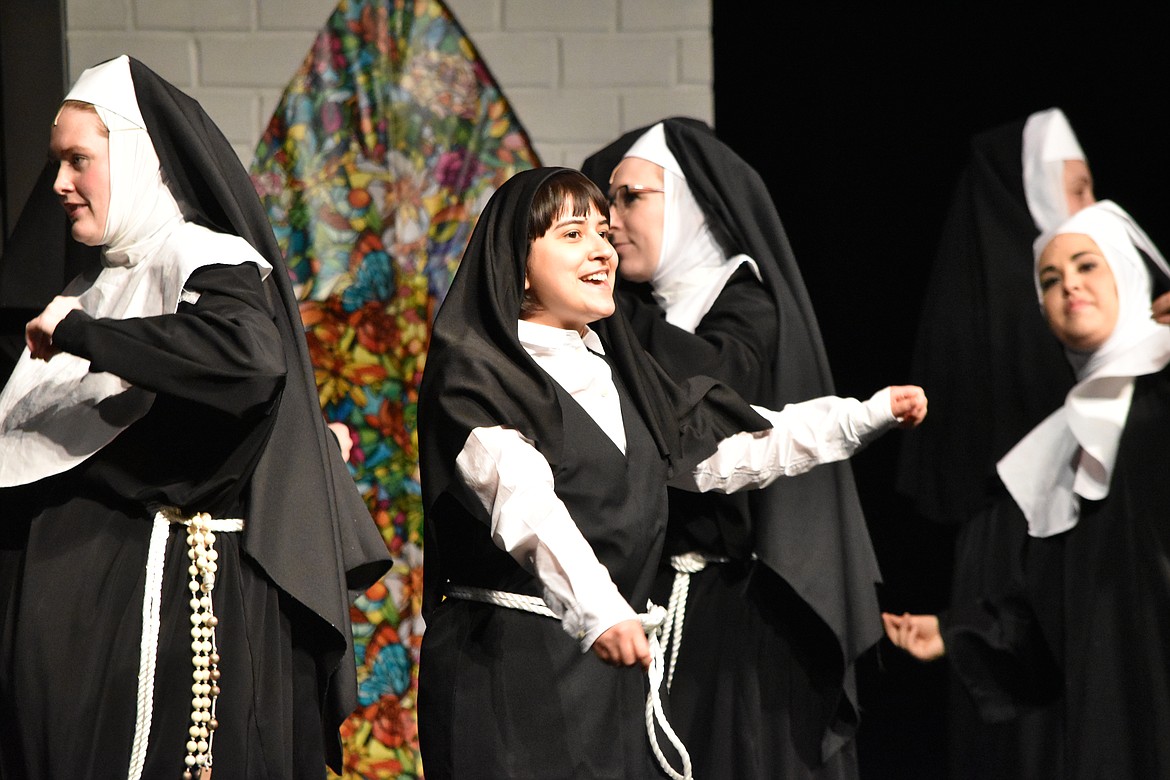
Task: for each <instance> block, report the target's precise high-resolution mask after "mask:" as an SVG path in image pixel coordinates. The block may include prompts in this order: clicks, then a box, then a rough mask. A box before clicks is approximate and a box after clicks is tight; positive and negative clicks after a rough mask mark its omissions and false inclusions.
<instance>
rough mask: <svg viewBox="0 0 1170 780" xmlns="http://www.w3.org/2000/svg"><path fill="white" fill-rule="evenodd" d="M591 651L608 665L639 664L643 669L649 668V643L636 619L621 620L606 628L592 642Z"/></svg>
mask: <svg viewBox="0 0 1170 780" xmlns="http://www.w3.org/2000/svg"><path fill="white" fill-rule="evenodd" d="M593 652H594V653H597V657H598V658H600V659H601V660H602V661H604V662H605V663H607V664H609V665H610V666H633V665H634V664H641V665H642V668H643V669H649V668H650V643H649V642H648V641H647V640H646V631H645V630H644V629H643V628H642V623H641V622H640V621H637V620H623V621H622V622H620V623H617V624H615V625H613V626H610V627H609V628H607V629H606V630H605V631H604V632H603V633H602V635H601V636H599V637H597V639H596V640H595V641H594V642H593Z"/></svg>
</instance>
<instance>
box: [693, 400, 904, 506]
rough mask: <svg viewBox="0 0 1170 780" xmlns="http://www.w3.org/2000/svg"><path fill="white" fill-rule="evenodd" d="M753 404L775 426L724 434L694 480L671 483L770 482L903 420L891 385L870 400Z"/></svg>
mask: <svg viewBox="0 0 1170 780" xmlns="http://www.w3.org/2000/svg"><path fill="white" fill-rule="evenodd" d="M752 408H754V409H755V410H756V411H757V412H759V413H760V415H762V416H763V417H766V418H767V419H768V420H769V421H770V422H771V423H772V427H771V428H770V429H768V430H766V431H759V432H757V433H747V432H745V433H737V434H735V435H734V436H730V437H728V438H726V439H724V440H723V441H721V442H720V443H719V448H718V449H717V450H716V452H715V454H714V455H712V456H711V457H709V458H707V459H706V460H705V461H703V462H702V463H700V464H699V465H698V466H696V467H695V470H694V472H693V473H692V474H691V475H690V476H691V477H692V478H693V484H691V483H687V482H681V483H680V482H679V480H675V481H674V482H672V484H676V485H677V486H678V487H682V488H686V489H690V490H698V491H699V492H707V491H712V490H713V491H717V492H720V493H734V492H735V491H737V490H741V489H743V488H762V487H767V486H768V485H770V484H772V483H773V482H775V481H776V480H777V479H779V478H780V477H794V476H796V475H798V474H803V473H804V472H806V471H809V470H810V469H812V468H813V467H814V466H818V465H820V464H823V463H832V462H834V461H839V460H845V459H846V458H848V457H850V456H851V455H853V454H854V453H856V452H857V451H858V450H860V449H861V448H862V447H864V446H865V445H866V444H868V443H870V442H871V441H873V440H874V439H876V438H877V437H878V436H880V435H881V434H882V433H884V432H885V431H886V430H888V429H889V428H891V427H893V426H894V425H896V424H897V422H898V421H897V419H895V417H894V415H893V414H892V413H891V412H890V388H888V387H887V388H885V389H883V390H879V391H878V392H877V393H875V394H874V395H873V397H872V398H870V399H869V400H868V401H865V402H861V401H858V400H857V399H856V398H838V397H836V396H825V397H823V398H814V399H812V400H811V401H803V402H801V403H797V404H788V405H787V406H785V407H784V408H783V409H781V410H780V411H778V412H777V411H773V410H771V409H764V408H761V407H758V406H754V407H752ZM684 479H685V478H684Z"/></svg>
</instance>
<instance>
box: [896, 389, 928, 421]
mask: <svg viewBox="0 0 1170 780" xmlns="http://www.w3.org/2000/svg"><path fill="white" fill-rule="evenodd" d="M890 413H891V414H893V415H894V417H896V418H897V419H898V427H899V428H914V427H915V426H917V425H918V424H919V423H921V422H922V421H923V420H924V419H925V418H926V392H925V391H923V389H922V388H921V387H918V386H917V385H899V386H897V387H891V388H890Z"/></svg>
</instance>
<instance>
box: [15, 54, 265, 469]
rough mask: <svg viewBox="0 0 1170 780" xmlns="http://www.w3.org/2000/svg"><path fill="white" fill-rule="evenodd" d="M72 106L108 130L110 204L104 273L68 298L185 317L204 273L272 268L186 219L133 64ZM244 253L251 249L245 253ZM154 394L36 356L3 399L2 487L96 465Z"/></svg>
mask: <svg viewBox="0 0 1170 780" xmlns="http://www.w3.org/2000/svg"><path fill="white" fill-rule="evenodd" d="M65 100H75V101H80V102H83V103H89V104H91V105H93V106H94V108H95V109H96V110H97V114H98V116H99V117H100V118H101V120H102V122H103V124H105V126H106V128H107V129H108V131H109V170H110V193H109V195H110V197H109V205H108V211H107V215H106V224H105V229H104V232H103V235H102V243H103V245H104V246H103V251H102V263H101V267H100V268H96V269H93V270H92V271H90V272H87V273H85V274H82V275H81V276H79V277H78V278H76V279H74V280H73V281H72V282H70V283H69V285H68V286H67V287H66V288H65V291H64V292H63V293H62V294H63V295H68V296H76V297H77V298H78V301H79V304H80V305H81V308H82V310H83V311H85V313H86V314H88V315H89V316H91V317H94V318H108V319H129V318H132V317H151V316H156V315H160V314H169V313H173V312H175V311H176V309H177V308H178V305H179V301H180V296H181V295H182V294H183V286H184V285H185V284H186V281H187V279H188V278H189V277H190V275H191V273H192V272H194V271H195V270H196V269H198V268H200V267H202V266H204V265H210V264H212V263H215V264H237V263H241V262H255V263H256V264H257V265H258V266H259V267H260V269H261V274H262V276H264V277H267V275H268V273H269V272H271V270H272V269H271V266H270V265H269V263H268V262H267V261H266V260H264V259H263V258H262V257H261V256H260V255H259V254H257V253H256V251H255V250H254V249H252V247H251V246H250V245H249V244H248V243H247V242H246V241H244V240H243V239H241V238H239V237H238V236H223V235H220V234H216V233H212V232H211V231H209V230H207V229H205V228H202V227H200V226H198V225H195V224H192V223H188V222H186V221H185V220H184V219H183V215H182V212H181V210H180V208H179V204H178V203H177V202H176V200H175V198H174V195H172V193H171V191H170V189H169V188H168V187H167V185H166V183H165V182H164V181H163V174H162V170H161V168H160V165H159V159H158V155H157V153H156V152H155V149H154V145H153V144H152V143H151V140H150V135H149V133H148V132H147V130H146V124H145V122H144V120H143V118H142V112H141V110H140V108H139V106H138V100H137V97H136V94H135V91H134V81H133V78H132V76H131V73H130V60H129V58H128V57H126V56H124V55H123V56H121V57H118V58H117V59H113V60H110V61H108V62H104V63H102V64H100V65H96V66H94V67H92V68H89V69H88V70H86V71H85V72H84V73H82V74H81V76H80V77H79V78H78V80H77V82H76V84H74V86H73V88H72V89H71V90H70V91H69V93H68V94H67V95H66V96H65ZM239 245H242V247H241V246H239ZM153 399H154V395H153V394H152V393H150V392H148V391H146V390H143V389H141V388H137V387H133V386H131V385H130V384H129V383H128V382H126V381H124V380H123V379H121V378H120V377H117V376H114V375H113V374H109V373H103V372H91V371H90V362H89V361H88V360H85V359H83V358H80V357H77V356H76V355H70V354H67V353H60V354H57V355H55V356H54V357H53V358H51V359H50V360H47V361H44V360H33V359H32V357H31V356H30V355H29V352H28V350H27V349H25V351H24V353H23V354H22V355H21V357H20V360H19V361H18V362H17V365H16V367H15V368H14V370H13V372H12V375H11V376H10V377H9V380H8V383H7V384H6V385H5V386H4V390H3V393H0V487H6V486H11V485H20V484H26V483H29V482H34V481H36V480H39V479H43V478H44V477H47V476H51V475H53V474H58V473H61V472H63V471H66V470H68V469H70V468H72V467H73V466H75V465H77V464H78V463H81V462H82V461H84V460H86V459H87V458H89V457H90V456H91V455H93V454H94V453H95V452H97V451H98V450H100V449H101V448H102V447H104V446H105V445H106V444H108V443H109V442H110V441H112V440H113V439H114V437H115V436H117V435H118V434H119V433H120V432H121V431H122V430H124V429H125V428H126V427H127V426H128V425H130V424H131V423H133V422H134V421H135V420H138V419H139V418H141V417H142V416H143V415H144V414H146V412H147V411H148V410H149V409H150V405H151V403H152V402H153Z"/></svg>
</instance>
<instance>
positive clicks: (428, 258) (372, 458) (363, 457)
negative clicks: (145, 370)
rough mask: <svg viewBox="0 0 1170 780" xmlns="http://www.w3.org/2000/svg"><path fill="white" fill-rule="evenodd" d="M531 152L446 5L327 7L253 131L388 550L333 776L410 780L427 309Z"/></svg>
mask: <svg viewBox="0 0 1170 780" xmlns="http://www.w3.org/2000/svg"><path fill="white" fill-rule="evenodd" d="M536 165H539V161H538V159H537V156H536V153H535V152H534V150H533V149H532V146H531V144H530V142H529V140H528V137H527V135H526V134H525V131H524V129H523V128H522V127H521V125H520V123H519V121H518V120H517V119H516V116H515V114H514V113H513V111H512V109H511V107H510V106H509V104H508V102H507V101H506V100H505V99H504V97H503V95H502V94H501V92H500V90H499V88H498V86H497V85H496V84H495V82H494V80H493V79H492V76H491V74H490V73H489V72H488V70H487V68H486V67H485V65H484V63H483V62H482V60H480V58H479V56H478V54H477V52H476V51H475V47H474V46H473V45H472V43H471V41H470V40H469V39H468V38H467V36H466V35H465V34H464V33H463V31H462V29H461V28H460V27H459V24H458V23H457V22H456V21H455V20H454V19H453V17H452V16H451V13H450V12H449V11H448V10H447V8H446V7H445V6H444V5H443V4H442V3H439V2H434V1H429V2H424V1H423V0H418V1H412V0H399V1H398V2H394V0H370V1H369V2H363V1H361V0H354V2H342V3H341V4H340V5H339V6H338V7H337V9H336V11H334V13H333V14H332V15H331V16H330V18H329V20H328V22H327V23H326V25H325V28H324V29H323V30H322V31H321V33H320V34H319V35H318V36H317V39H316V41H315V42H314V44H313V48H312V50H311V51H310V52H309V54H308V56H307V57H306V58H305V60H304V62H303V63H302V65H301V67H300V69H299V70H298V71H297V73H296V75H295V77H294V78H293V80H292V82H291V83H290V84H289V86H288V88H287V89H286V90H285V93H284V95H283V97H282V98H281V101H280V103H279V105H278V106H277V108H276V111H275V113H274V115H273V117H272V119H271V122H270V123H269V125H268V129H267V130H266V132H265V133H264V137H263V138H262V139H261V141H260V144H259V146H258V148H257V149H256V155H255V158H254V161H253V163H252V177H253V181H254V183H255V186H256V190H257V192H258V193H259V194H260V198H261V200H262V202H263V203H264V205H265V207H266V209H267V211H268V215H269V218H270V220H271V222H272V225H273V228H274V230H275V232H276V236H277V239H278V240H279V242H280V246H281V249H282V250H283V251H284V253H285V257H286V258H287V261H288V266H289V271H290V273H291V275H292V277H293V283H294V285H295V288H296V290H297V292H298V297H299V298H300V300H301V315H302V318H303V320H304V324H305V334H306V337H307V339H308V342H309V348H310V353H311V356H312V360H313V365H314V368H315V370H316V378H317V386H318V389H319V392H320V399H321V407H322V409H323V410H324V413H325V416H326V418H327V419H329V420H330V421H339V422H342V423H345V425H346V426H347V427H348V429H349V431H350V435H351V438H352V440H353V449H352V451H351V456H350V468H351V470H352V472H353V475H354V479H355V480H356V482H357V484H358V487H359V489H360V490H361V492H362V494H363V495H364V496H365V499H366V502H367V503H368V505H369V507H370V512H371V513H372V514H373V517H374V519H375V521H376V522H377V523H378V526H379V527H380V528H381V529H382V534H383V536H384V537H385V539H386V544H387V545H388V546H389V548H390V550H391V552H392V553H393V555H394V562H395V564H394V568H393V570H392V571H391V572H390V573H389V574H387V576H386V577H385V578H383V580H382V581H381V582H379V583H378V584H377V585H375V586H374V587H373V588H371V589H370V590H368V591H367V592H366V593H365V594H364V595H363V596H362V597H361V598H360V599H359V600H358V602H357V604H356V605H355V606H354V609H353V613H352V617H353V632H354V641H355V645H356V650H357V663H358V681H359V692H358V694H359V709H358V710H357V711H356V712H355V713H354V714H353V715H352V716H351V717H350V718H349V720H348V721H347V722H346V724H345V726H344V727H343V737H344V740H345V749H346V763H345V771H344V777H346V778H400V777H401V778H417V777H422V766H421V762H420V759H419V751H418V729H417V718H416V712H415V699H416V692H417V683H418V652H419V646H420V644H421V638H422V631H423V621H422V617H421V615H420V614H419V609H420V604H421V592H420V589H421V585H422V508H421V500H420V489H419V473H418V438H417V431H416V406H415V405H416V401H417V398H418V386H419V380H420V378H421V374H422V370H423V365H424V363H425V360H426V350H427V341H428V337H429V332H430V323H431V320H432V317H433V314H434V310H435V308H436V307H437V305H438V304H439V302H441V301H442V299H443V296H444V294H445V293H446V291H447V288H448V286H449V285H450V282H451V277H452V275H453V274H454V271H455V268H456V266H457V264H458V261H459V258H460V256H461V255H462V252H463V249H464V246H465V245H466V242H467V240H468V238H469V236H470V234H471V229H472V227H473V226H474V223H475V219H476V218H477V216H478V215H479V213H480V210H481V209H482V207H483V205H484V204H485V203H486V202H487V199H488V198H489V197H490V196H491V194H492V193H493V192H494V191H495V189H496V188H497V187H498V186H499V185H500V184H502V183H503V182H504V181H505V180H506V179H507V178H509V177H510V176H511V175H512V174H513V173H515V172H517V171H520V170H524V169H527V168H532V167H534V166H536Z"/></svg>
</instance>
